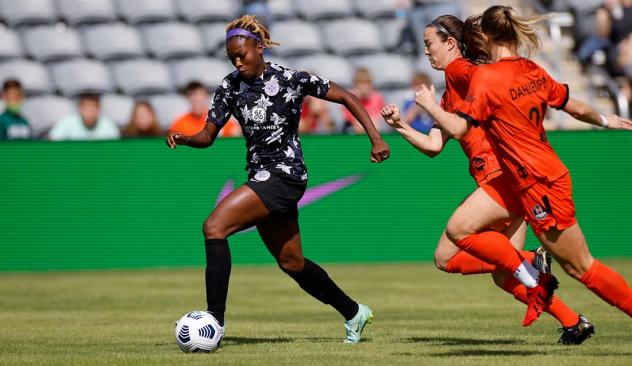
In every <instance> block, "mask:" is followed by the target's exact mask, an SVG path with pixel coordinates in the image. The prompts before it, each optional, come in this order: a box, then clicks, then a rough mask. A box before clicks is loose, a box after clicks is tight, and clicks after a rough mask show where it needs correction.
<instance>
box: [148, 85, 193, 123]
mask: <svg viewBox="0 0 632 366" xmlns="http://www.w3.org/2000/svg"><path fill="white" fill-rule="evenodd" d="M149 103H150V104H151V105H152V107H154V109H155V110H156V114H157V115H158V123H160V127H161V128H162V129H163V130H167V129H169V127H171V123H172V122H173V121H174V120H175V119H176V118H177V117H179V116H181V115H183V114H185V113H187V112H188V111H189V109H190V108H191V107H190V105H189V101H187V99H186V98H185V97H183V96H182V95H180V94H162V95H154V96H151V97H150V98H149Z"/></svg>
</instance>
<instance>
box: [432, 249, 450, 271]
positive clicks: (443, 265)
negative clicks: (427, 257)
mask: <svg viewBox="0 0 632 366" xmlns="http://www.w3.org/2000/svg"><path fill="white" fill-rule="evenodd" d="M434 264H435V267H437V269H438V270H439V271H443V272H446V271H447V270H448V260H447V259H446V258H443V257H442V256H441V255H438V254H437V253H435V256H434Z"/></svg>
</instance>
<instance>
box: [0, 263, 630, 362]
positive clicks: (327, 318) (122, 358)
mask: <svg viewBox="0 0 632 366" xmlns="http://www.w3.org/2000/svg"><path fill="white" fill-rule="evenodd" d="M607 263H608V264H610V265H612V266H613V267H614V268H616V269H617V270H619V271H621V272H622V273H623V274H624V276H625V277H626V278H627V279H628V281H630V280H632V261H630V260H627V261H623V260H622V261H608V262H607ZM324 267H325V268H326V269H327V270H328V271H329V273H330V275H331V276H332V278H334V279H335V280H337V282H338V284H339V285H340V286H341V287H342V288H343V289H345V290H346V291H347V292H348V293H349V294H350V295H351V296H352V297H354V298H356V299H357V300H359V301H360V302H364V303H366V304H369V305H370V306H371V307H372V308H373V311H374V314H375V321H374V323H373V324H372V325H371V326H369V327H367V328H366V330H365V336H366V340H365V341H363V342H362V343H361V344H358V345H345V344H343V343H342V338H343V336H344V331H343V322H342V319H341V318H340V316H339V315H338V314H337V313H335V311H333V310H332V309H331V308H329V307H327V306H325V305H322V304H320V303H318V302H317V301H316V300H313V299H312V298H311V297H309V296H308V295H306V294H304V293H303V292H302V291H301V290H300V289H299V288H298V286H296V284H295V283H294V282H293V281H292V280H291V279H289V278H288V277H286V276H285V275H284V274H283V273H282V272H280V271H279V270H278V269H277V268H276V267H273V266H262V267H245V266H238V267H235V268H233V276H232V278H231V291H230V295H229V310H228V313H227V338H226V339H225V341H224V343H223V347H222V348H221V349H220V350H219V351H217V352H216V353H213V354H184V353H182V352H181V351H180V350H179V349H178V347H177V346H176V344H175V339H174V334H173V333H174V321H175V320H176V319H178V318H179V317H180V316H182V315H183V314H184V313H186V312H187V311H189V310H194V309H202V308H203V305H204V290H203V270H202V269H200V268H195V269H178V270H172V269H168V270H167V269H165V270H139V271H98V272H96V271H95V272H63V273H55V272H50V273H36V274H27V273H23V274H22V273H18V274H0V339H1V340H2V341H1V342H0V364H1V365H302V364H326V365H348V364H357V365H389V364H408V365H424V364H427V365H485V366H490V365H512V366H518V365H530V366H532V365H536V364H541V365H556V366H558V365H593V364H597V363H598V364H599V365H600V366H606V365H631V364H632V321H631V319H630V318H628V317H627V316H626V315H624V314H623V313H621V312H619V311H618V310H616V309H614V308H612V307H610V306H609V305H607V304H605V303H604V302H602V301H601V300H600V299H598V298H597V297H596V296H595V295H593V294H592V293H590V292H588V291H587V290H585V289H584V288H583V287H581V286H580V285H579V284H578V283H576V282H574V281H573V280H571V279H569V278H568V277H566V276H563V275H560V276H559V277H560V280H561V288H560V290H559V291H558V294H559V295H560V296H561V297H562V298H563V299H564V300H566V301H567V302H568V303H569V304H570V305H571V306H573V307H574V308H575V309H577V310H579V311H580V312H582V313H583V314H585V315H586V316H588V317H589V319H590V320H591V321H592V322H593V323H594V324H595V325H596V331H597V334H596V335H595V336H593V338H591V339H589V340H588V341H587V342H585V343H584V344H583V345H581V346H571V347H569V346H560V345H557V344H556V341H557V339H558V337H559V336H558V333H557V328H558V327H559V326H558V324H557V322H555V321H554V320H552V319H551V318H550V317H549V316H548V315H546V314H545V315H543V318H542V319H541V320H540V321H538V322H537V323H536V324H534V325H533V326H532V327H530V328H523V327H522V326H521V325H520V322H521V320H522V316H523V314H524V306H523V305H522V304H518V303H517V302H515V301H514V300H513V298H512V297H511V296H510V295H507V294H505V293H504V292H502V291H500V290H498V289H497V288H496V287H495V286H493V285H492V283H491V279H490V278H489V276H487V275H482V276H467V277H464V276H460V275H448V274H445V273H441V272H439V271H436V270H435V269H434V268H433V267H432V266H431V265H430V264H401V265H400V264H393V265H325V266H324ZM555 270H557V272H558V273H559V272H560V271H559V268H555Z"/></svg>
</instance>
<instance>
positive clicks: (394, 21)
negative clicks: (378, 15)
mask: <svg viewBox="0 0 632 366" xmlns="http://www.w3.org/2000/svg"><path fill="white" fill-rule="evenodd" d="M377 24H378V28H379V29H380V34H381V35H382V44H383V45H384V48H386V49H387V50H389V51H392V50H394V49H395V48H396V47H397V46H398V43H399V41H400V38H401V36H402V31H403V30H404V28H405V27H406V19H403V18H391V19H384V20H378V21H377Z"/></svg>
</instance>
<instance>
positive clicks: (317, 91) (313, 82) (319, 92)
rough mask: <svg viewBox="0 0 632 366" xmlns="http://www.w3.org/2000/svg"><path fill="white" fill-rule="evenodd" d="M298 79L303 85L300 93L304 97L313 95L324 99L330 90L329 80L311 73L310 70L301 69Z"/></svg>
mask: <svg viewBox="0 0 632 366" xmlns="http://www.w3.org/2000/svg"><path fill="white" fill-rule="evenodd" d="M297 79H298V82H299V85H300V87H301V89H300V93H301V95H302V96H303V97H305V96H307V95H311V96H313V97H316V98H320V99H323V98H324V97H325V95H327V92H328V91H329V87H330V85H329V80H327V79H324V78H321V77H319V76H316V75H310V74H309V73H308V72H305V71H300V72H298V74H297Z"/></svg>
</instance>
